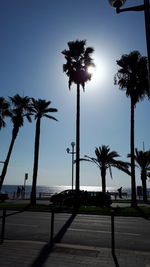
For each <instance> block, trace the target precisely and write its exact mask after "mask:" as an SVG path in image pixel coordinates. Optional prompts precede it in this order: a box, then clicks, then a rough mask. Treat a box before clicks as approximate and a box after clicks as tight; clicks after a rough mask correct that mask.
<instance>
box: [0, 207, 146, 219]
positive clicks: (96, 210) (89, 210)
mask: <svg viewBox="0 0 150 267" xmlns="http://www.w3.org/2000/svg"><path fill="white" fill-rule="evenodd" d="M3 208H5V209H6V210H13V211H14V210H15V211H16V210H17V211H33V212H36V211H37V212H51V211H52V210H54V211H55V212H69V213H72V212H74V209H73V207H67V206H58V205H57V206H56V205H52V204H49V205H46V204H36V205H34V206H32V205H30V204H29V205H27V204H23V203H0V210H2V209H3ZM112 212H113V213H114V215H116V216H138V217H144V218H147V219H148V218H149V219H150V206H139V207H137V208H133V207H119V206H117V207H115V208H112V207H109V208H108V207H95V206H81V207H80V208H79V210H78V213H81V214H91V215H92V214H97V215H111V214H112Z"/></svg>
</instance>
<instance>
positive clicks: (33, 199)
mask: <svg viewBox="0 0 150 267" xmlns="http://www.w3.org/2000/svg"><path fill="white" fill-rule="evenodd" d="M40 124H41V118H37V121H36V132H35V143H34V167H33V178H32V190H31V201H30V203H31V205H36V183H37V173H38V160H39V143H40Z"/></svg>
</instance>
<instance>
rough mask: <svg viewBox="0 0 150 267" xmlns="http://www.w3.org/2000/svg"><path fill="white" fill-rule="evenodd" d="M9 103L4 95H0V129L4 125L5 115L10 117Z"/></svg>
mask: <svg viewBox="0 0 150 267" xmlns="http://www.w3.org/2000/svg"><path fill="white" fill-rule="evenodd" d="M9 107H10V104H9V102H8V101H6V100H5V98H4V97H0V130H1V129H2V128H5V127H6V122H5V117H10V116H11V112H10V110H9Z"/></svg>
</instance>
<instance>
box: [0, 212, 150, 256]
mask: <svg viewBox="0 0 150 267" xmlns="http://www.w3.org/2000/svg"><path fill="white" fill-rule="evenodd" d="M0 212H1V211H0ZM11 213H12V212H11ZM70 216H71V215H69V214H60V213H57V214H55V223H54V236H55V235H56V234H57V233H58V232H59V231H60V230H61V229H62V227H63V225H64V224H65V223H66V222H67V221H68V219H69V218H70ZM0 224H1V220H0ZM50 225H51V213H47V212H46V213H45V212H43V213H39V212H23V213H17V214H15V215H13V216H8V217H6V227H5V238H6V239H13V240H31V241H43V242H45V241H46V242H47V241H49V239H50V229H51V228H50ZM149 229H150V221H149V220H145V219H144V218H134V217H115V244H116V248H120V249H129V250H137V251H148V252H150V231H149ZM61 242H62V243H67V244H77V245H86V246H97V247H106V248H110V247H111V218H110V216H101V215H76V217H75V218H74V220H73V221H72V223H71V225H70V226H69V228H68V229H67V231H66V232H65V234H64V236H63V237H62V239H61Z"/></svg>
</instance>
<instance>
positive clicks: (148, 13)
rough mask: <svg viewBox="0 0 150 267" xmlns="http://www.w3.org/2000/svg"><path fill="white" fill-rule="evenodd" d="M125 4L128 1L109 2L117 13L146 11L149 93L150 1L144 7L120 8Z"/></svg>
mask: <svg viewBox="0 0 150 267" xmlns="http://www.w3.org/2000/svg"><path fill="white" fill-rule="evenodd" d="M125 2H126V0H109V3H110V5H111V6H112V7H114V8H116V12H117V13H121V12H125V11H144V17H145V31H146V44H147V58H148V80H149V91H150V2H149V0H143V5H139V6H133V7H128V8H122V9H120V7H121V6H123V5H124V3H125Z"/></svg>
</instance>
